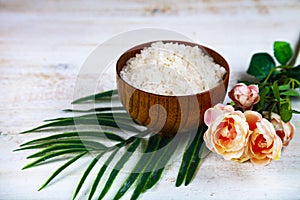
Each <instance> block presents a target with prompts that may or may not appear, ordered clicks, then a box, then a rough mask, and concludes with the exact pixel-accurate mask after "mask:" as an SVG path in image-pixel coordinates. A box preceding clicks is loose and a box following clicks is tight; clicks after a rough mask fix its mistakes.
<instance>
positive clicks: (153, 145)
mask: <svg viewBox="0 0 300 200" xmlns="http://www.w3.org/2000/svg"><path fill="white" fill-rule="evenodd" d="M160 140H161V136H159V135H157V134H155V135H153V136H151V137H150V138H149V141H148V145H147V148H146V149H145V151H144V153H143V155H142V157H141V158H140V159H139V161H138V163H137V164H136V166H135V168H134V169H133V170H132V172H131V174H130V175H129V176H128V177H127V179H126V180H125V182H124V183H123V184H122V186H121V187H120V189H119V191H118V192H117V193H116V195H115V197H114V200H117V199H120V198H121V197H122V196H123V195H124V194H125V193H126V191H127V190H128V189H129V188H130V187H131V186H132V184H133V183H134V182H135V181H136V180H137V178H138V176H139V175H140V174H141V173H142V172H143V171H144V169H145V167H146V166H147V165H148V164H149V162H151V159H152V157H153V156H154V153H152V152H154V151H156V150H158V148H159V144H160Z"/></svg>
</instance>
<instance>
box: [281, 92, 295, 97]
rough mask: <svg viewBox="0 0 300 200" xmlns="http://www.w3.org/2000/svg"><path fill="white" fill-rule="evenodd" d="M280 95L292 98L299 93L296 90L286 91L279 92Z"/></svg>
mask: <svg viewBox="0 0 300 200" xmlns="http://www.w3.org/2000/svg"><path fill="white" fill-rule="evenodd" d="M280 94H281V95H285V96H292V97H298V96H299V93H298V92H297V91H296V90H288V91H285V92H281V93H280Z"/></svg>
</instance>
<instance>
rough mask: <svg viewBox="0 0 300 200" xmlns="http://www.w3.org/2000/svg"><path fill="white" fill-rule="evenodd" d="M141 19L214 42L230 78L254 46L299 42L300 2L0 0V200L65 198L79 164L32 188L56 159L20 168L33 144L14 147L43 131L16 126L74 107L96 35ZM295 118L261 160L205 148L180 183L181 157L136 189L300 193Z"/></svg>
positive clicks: (220, 194)
mask: <svg viewBox="0 0 300 200" xmlns="http://www.w3.org/2000/svg"><path fill="white" fill-rule="evenodd" d="M141 28H159V29H168V30H172V31H177V32H179V33H181V34H183V35H186V36H187V37H190V38H191V39H193V40H194V41H195V42H198V43H201V44H203V45H206V46H209V47H211V48H213V49H215V50H217V51H218V52H220V53H221V54H222V55H223V56H224V57H225V58H226V59H227V60H228V62H229V64H230V66H231V71H232V76H231V85H232V84H233V83H235V82H236V80H237V79H238V78H239V77H242V76H243V73H244V72H245V70H246V69H247V67H248V63H249V61H250V57H251V55H252V54H253V53H254V52H257V51H268V52H270V53H272V44H273V41H275V40H286V41H289V42H290V43H292V44H295V42H296V40H297V38H298V35H299V33H300V2H299V1H298V0H288V1H281V0H274V1H271V0H265V1H262V0H261V1H260V0H252V1H239V0H228V1H222V0H217V1H204V0H203V1H196V0H191V1H171V0H164V1H153V2H151V3H150V1H149V3H146V2H143V1H138V0H128V1H117V0H111V1H109V0H106V1H93V0H89V1H77V0H71V1H55V0H44V1H39V0H22V1H21V0H12V1H5V0H3V1H2V0H0V95H1V97H0V199H1V200H2V199H5V200H12V199H22V200H24V199H28V200H29V199H30V200H32V199H71V197H72V192H73V190H74V188H75V186H76V183H77V180H78V179H79V178H80V175H81V173H82V170H83V169H84V168H83V167H84V164H82V165H79V166H78V167H77V168H75V169H74V170H72V171H68V172H66V173H64V174H63V175H64V176H65V178H58V179H56V180H55V181H54V182H53V184H50V185H49V186H48V187H47V188H46V189H44V190H42V191H40V192H37V189H38V188H39V186H40V185H41V184H42V183H43V181H44V180H45V179H46V178H47V177H48V176H49V175H50V173H51V172H52V170H53V169H54V167H57V166H58V164H60V163H52V164H50V165H42V166H40V167H36V168H32V169H29V170H25V171H21V168H22V167H23V166H24V165H25V164H26V163H27V162H28V161H27V160H26V156H28V155H29V152H25V151H24V152H18V153H13V152H12V151H13V150H14V149H16V148H17V147H18V145H19V144H21V143H22V142H25V141H28V140H29V139H32V138H36V137H38V136H40V135H41V134H35V133H34V134H29V135H20V134H19V132H21V131H23V130H26V129H28V128H31V127H33V126H36V125H38V124H41V123H42V120H43V119H47V118H52V117H58V116H61V115H62V114H63V113H62V112H61V111H60V110H61V109H63V108H67V107H70V104H69V103H70V101H71V100H72V99H73V94H74V85H75V81H76V77H77V74H78V72H79V70H80V68H81V65H82V63H83V62H84V60H85V59H86V58H87V57H88V55H89V54H90V52H92V51H93V49H95V48H96V47H97V45H98V44H101V43H102V42H104V41H105V40H108V39H110V38H111V37H112V36H115V35H117V34H120V33H121V32H124V31H130V30H134V29H141ZM298 63H299V59H298ZM294 108H295V109H298V110H299V109H300V102H299V101H295V102H294ZM293 123H294V124H295V125H296V128H297V131H296V134H295V138H294V139H293V141H292V142H291V143H290V145H289V146H288V147H287V148H286V149H284V151H283V153H282V157H281V159H280V160H279V161H276V162H272V163H271V164H270V165H268V166H266V167H257V166H253V165H252V164H251V163H244V164H237V163H233V162H228V161H224V160H223V159H222V158H220V157H219V156H217V155H214V154H209V156H208V157H207V158H206V159H205V160H204V162H203V163H202V165H201V167H200V170H199V172H198V174H197V176H196V177H195V179H194V181H193V183H192V184H191V185H189V186H188V187H180V188H176V187H175V186H174V184H175V182H174V181H175V179H176V173H177V171H176V169H177V168H178V167H179V165H180V161H178V162H175V163H174V164H173V165H172V167H169V168H168V169H167V171H166V172H165V174H164V175H163V177H162V179H161V181H160V183H159V184H158V186H156V187H154V188H153V189H152V190H151V191H149V192H147V193H145V194H144V195H143V196H142V197H141V199H253V198H255V199H300V181H299V180H300V116H294V118H293ZM80 195H81V196H80V198H79V199H85V198H86V197H87V196H86V194H85V193H81V194H80ZM128 198H129V195H128V196H125V197H124V199H128ZM107 199H109V196H108V198H107Z"/></svg>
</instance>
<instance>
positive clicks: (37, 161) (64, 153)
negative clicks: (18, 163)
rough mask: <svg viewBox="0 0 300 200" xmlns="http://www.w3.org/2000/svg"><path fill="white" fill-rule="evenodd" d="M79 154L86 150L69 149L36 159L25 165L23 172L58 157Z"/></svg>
mask: <svg viewBox="0 0 300 200" xmlns="http://www.w3.org/2000/svg"><path fill="white" fill-rule="evenodd" d="M78 152H86V149H67V150H62V151H56V152H50V153H48V154H46V155H44V156H41V157H40V158H38V159H36V160H35V161H33V162H31V163H29V164H27V165H25V167H23V168H22V170H24V169H28V168H31V167H34V166H36V165H38V164H40V163H42V162H45V161H47V160H49V159H52V158H55V157H58V156H61V155H66V154H71V153H78Z"/></svg>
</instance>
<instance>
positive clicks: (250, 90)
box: [229, 83, 260, 110]
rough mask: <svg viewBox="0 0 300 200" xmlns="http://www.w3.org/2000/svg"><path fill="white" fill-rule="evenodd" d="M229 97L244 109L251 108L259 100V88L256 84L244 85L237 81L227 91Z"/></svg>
mask: <svg viewBox="0 0 300 200" xmlns="http://www.w3.org/2000/svg"><path fill="white" fill-rule="evenodd" d="M229 97H230V98H231V99H232V100H233V101H234V102H235V103H236V104H237V106H239V107H241V108H243V109H244V110H251V109H252V107H253V105H254V104H256V103H258V102H259V100H260V96H259V89H258V87H257V85H249V86H247V85H245V84H244V83H238V84H236V85H235V86H234V88H233V89H232V90H231V91H230V92H229Z"/></svg>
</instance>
